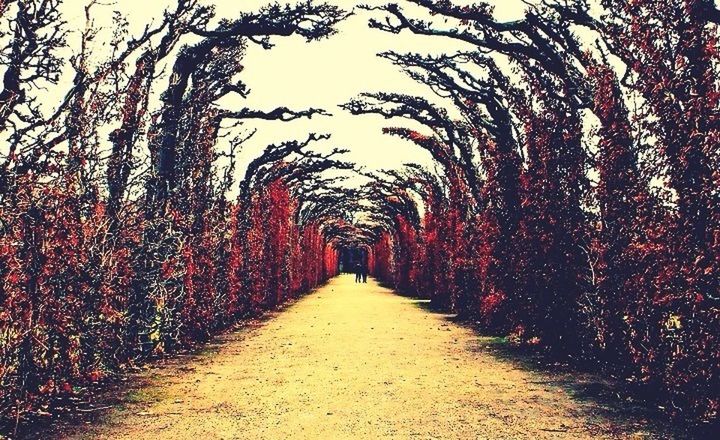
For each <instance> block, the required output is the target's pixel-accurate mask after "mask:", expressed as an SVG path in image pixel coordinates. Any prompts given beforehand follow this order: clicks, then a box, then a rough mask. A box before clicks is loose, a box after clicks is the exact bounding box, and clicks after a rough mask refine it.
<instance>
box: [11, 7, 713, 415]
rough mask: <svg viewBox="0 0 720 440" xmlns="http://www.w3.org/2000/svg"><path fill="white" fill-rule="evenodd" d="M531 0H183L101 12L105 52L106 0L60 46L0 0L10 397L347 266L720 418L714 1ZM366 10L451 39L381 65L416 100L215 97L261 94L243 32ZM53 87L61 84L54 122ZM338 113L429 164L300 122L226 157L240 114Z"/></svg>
mask: <svg viewBox="0 0 720 440" xmlns="http://www.w3.org/2000/svg"><path fill="white" fill-rule="evenodd" d="M460 3H463V5H460ZM523 3H524V4H525V3H526V4H527V5H526V9H525V10H524V14H523V15H522V17H521V18H519V19H517V20H510V21H503V20H499V19H497V18H496V16H495V15H494V13H493V7H492V6H491V5H490V4H486V3H478V4H474V5H465V4H464V2H455V1H449V0H442V1H435V0H409V1H407V2H404V3H403V5H399V4H395V3H388V4H380V5H379V6H378V5H375V6H373V5H362V6H358V7H357V8H355V9H354V10H353V11H344V10H343V9H341V7H338V6H335V5H332V4H326V3H320V2H314V1H309V0H308V1H302V2H299V3H296V4H291V5H280V4H273V5H270V6H267V7H264V8H261V9H259V10H258V11H257V12H253V13H250V12H243V13H238V15H237V16H234V17H230V18H225V17H218V16H216V14H215V10H214V8H213V7H209V6H207V5H205V3H203V2H201V1H199V0H177V1H176V2H173V3H172V4H173V7H171V8H169V9H167V10H166V11H165V12H164V13H163V15H162V17H161V19H160V20H156V21H155V22H153V23H151V24H149V25H148V26H147V27H145V28H144V29H143V30H142V31H141V32H140V33H138V34H134V33H132V32H131V31H130V30H129V28H128V23H127V21H126V20H125V19H123V18H122V17H121V16H120V15H117V16H115V18H113V20H114V21H113V26H110V27H108V29H110V32H111V33H112V35H111V36H110V37H108V41H107V42H105V43H104V46H101V48H100V49H98V47H97V46H94V44H95V41H96V40H98V39H101V38H102V33H101V32H100V29H97V28H96V27H95V24H94V23H95V22H94V17H96V16H97V14H96V13H95V12H93V11H94V9H93V8H97V7H100V6H101V5H98V4H97V2H90V5H89V6H88V7H87V8H86V9H85V11H84V12H85V14H84V19H85V20H86V23H85V25H84V27H81V28H80V29H79V31H78V35H77V36H78V38H79V40H78V42H77V45H76V46H77V47H72V48H69V46H68V43H67V40H68V38H69V35H70V34H69V29H67V27H68V26H67V23H65V22H64V21H63V18H62V16H61V14H60V12H58V7H59V6H60V4H61V1H60V0H44V1H35V0H6V1H2V0H0V20H2V21H3V23H4V24H5V25H3V27H2V29H8V31H7V32H6V31H5V30H3V31H2V32H5V33H4V34H2V35H0V43H1V44H3V45H4V46H3V50H2V51H0V57H1V58H0V60H1V62H0V66H2V68H0V71H2V72H3V77H2V78H3V80H2V84H1V85H2V89H1V90H0V139H2V145H3V150H2V151H1V153H2V154H1V155H0V162H1V163H0V344H2V350H0V385H1V386H0V390H1V391H0V410H6V409H7V410H8V411H10V410H11V409H12V408H15V409H12V411H15V415H16V416H18V417H19V415H18V413H19V412H21V410H20V409H18V407H19V406H22V405H27V407H28V408H37V407H40V406H41V405H42V404H43V402H46V401H47V399H49V398H50V397H51V396H62V395H67V394H68V390H72V387H73V385H74V384H83V383H88V381H90V380H91V379H92V378H98V377H100V376H112V375H114V374H116V373H118V372H120V371H123V369H125V368H127V367H128V366H133V365H136V364H138V363H141V362H144V361H146V360H147V359H150V358H153V357H157V356H161V355H164V354H169V353H176V352H178V351H179V350H182V349H184V348H187V347H192V346H194V345H195V344H198V343H201V342H206V341H208V340H209V339H210V338H211V337H212V336H213V335H216V334H218V333H219V332H222V331H225V330H228V329H231V328H233V327H234V326H236V325H238V324H239V323H242V322H245V321H247V320H248V319H252V318H254V317H257V316H259V315H261V314H262V313H263V312H264V311H267V310H272V309H275V308H277V307H278V306H280V305H282V304H284V303H286V302H287V301H289V300H292V299H294V298H297V297H299V296H301V295H303V294H305V293H307V292H309V291H311V290H313V289H315V288H316V287H318V286H320V285H322V284H323V283H325V282H326V281H328V280H329V279H330V278H333V277H335V276H337V275H338V274H339V273H340V272H350V271H351V270H352V268H353V267H354V266H356V265H357V264H361V265H364V266H366V267H367V268H368V270H369V271H370V273H371V275H372V276H373V277H375V278H376V279H377V280H378V281H380V282H382V283H383V284H385V285H386V286H389V287H392V288H394V289H396V290H397V291H400V292H402V293H403V294H406V295H412V296H416V297H421V298H425V299H429V300H430V302H431V303H432V305H433V306H434V307H436V308H437V309H439V310H443V311H445V312H448V313H454V314H457V315H458V316H459V318H461V319H466V320H469V321H472V322H473V323H474V324H476V325H477V326H479V327H480V328H482V329H483V330H485V331H487V332H492V333H493V334H501V335H506V336H509V337H510V339H511V340H513V341H516V342H517V343H518V344H521V345H524V346H541V347H543V349H544V350H545V351H546V352H548V353H550V354H552V355H555V356H565V357H570V358H572V359H583V360H588V362H595V361H596V360H599V361H602V362H603V363H605V364H607V365H609V367H608V368H609V370H610V371H612V374H615V375H617V376H618V377H622V378H625V379H626V380H627V381H628V382H632V383H633V384H636V385H637V386H638V387H645V388H648V389H649V388H652V387H655V388H657V390H659V391H658V392H657V394H658V395H659V396H660V397H658V399H659V401H661V403H662V405H663V407H664V408H669V409H668V411H669V412H674V413H675V414H679V413H682V414H683V415H685V416H688V417H691V418H695V419H698V420H699V419H708V418H711V417H716V416H717V413H718V408H720V400H719V399H718V395H717V390H718V389H719V387H718V386H717V385H718V381H720V361H718V359H720V351H719V350H720V348H719V347H720V340H718V338H720V312H719V310H720V308H719V304H720V303H719V301H720V294H719V293H718V292H719V291H720V192H719V190H718V188H720V174H719V173H718V171H717V170H719V169H720V153H719V152H720V124H719V123H718V121H720V115H719V113H718V108H719V102H720V82H719V81H720V80H719V79H718V78H720V75H718V61H719V55H718V53H719V52H718V47H717V39H718V35H717V34H718V29H717V25H718V16H719V13H718V9H717V6H716V5H715V3H713V2H712V1H708V0H635V1H632V2H626V1H615V0H613V1H610V0H608V1H602V2H589V1H585V0H563V1H555V0H546V1H538V2H523ZM591 4H592V5H593V7H591ZM596 9H597V10H596ZM353 14H365V15H363V17H367V20H368V22H369V26H370V28H372V29H373V32H385V33H391V34H393V35H402V36H413V38H414V37H415V36H416V37H417V38H422V40H420V41H439V40H440V39H442V40H443V41H445V40H448V41H450V42H451V43H452V44H457V45H456V46H453V47H454V48H455V50H453V51H452V52H448V53H443V54H436V53H435V54H428V53H425V52H423V51H418V52H409V53H405V52H403V53H401V52H398V51H393V50H387V51H384V52H383V53H380V54H379V55H378V56H379V57H380V58H381V59H382V60H384V62H386V63H388V65H390V66H393V67H394V68H396V69H398V70H399V71H401V72H402V73H403V74H405V75H407V77H408V78H409V79H410V80H412V82H413V85H415V86H417V87H418V89H417V90H420V91H421V92H418V94H411V93H401V92H400V91H398V90H381V91H367V92H366V93H362V94H360V95H359V96H356V97H354V98H351V99H348V100H347V102H343V103H337V104H338V105H339V107H338V108H334V109H320V108H306V109H292V108H289V107H286V106H280V107H277V108H274V109H270V110H263V111H261V110H256V109H254V108H251V107H249V106H248V107H243V106H240V107H239V108H238V107H232V108H230V107H228V106H227V104H225V102H226V101H224V100H225V99H227V98H228V97H232V98H233V99H235V100H236V101H233V102H241V103H242V102H244V101H243V100H244V99H247V97H248V96H249V94H250V90H249V87H248V86H247V85H246V84H244V83H243V82H242V81H240V80H239V78H240V77H241V76H242V74H243V69H244V67H245V66H244V64H245V56H246V54H247V53H248V50H249V48H250V47H255V46H258V47H261V48H264V49H272V48H273V47H274V45H275V44H277V41H278V40H280V39H282V38H285V37H288V38H302V39H304V40H305V41H306V42H308V43H312V42H315V41H317V40H323V39H326V38H340V37H341V36H342V35H340V36H338V35H336V34H337V33H338V29H340V26H342V23H343V21H345V20H348V19H350V18H349V17H351V16H353ZM131 35H132V36H131ZM6 40H7V41H6ZM69 52H71V53H72V54H71V55H68V53H69ZM287 74H288V75H292V72H288V73H287ZM67 78H69V79H67ZM338 80H339V81H342V80H343V79H342V78H338ZM64 81H65V82H64ZM68 81H69V82H68ZM47 87H56V88H58V89H62V90H60V92H59V93H57V96H59V97H60V98H58V99H57V101H58V102H55V103H53V106H52V109H51V110H48V109H47V108H46V107H45V106H44V104H43V105H40V101H42V100H43V95H42V94H43V93H44V92H42V90H45V88H47ZM319 92H320V91H319ZM333 112H336V113H337V112H344V113H343V114H345V115H348V116H349V115H352V116H353V117H355V118H372V117H374V118H383V119H384V120H385V122H386V128H385V129H384V130H383V132H384V133H385V134H386V135H387V138H388V139H391V138H396V139H401V140H402V141H404V142H406V143H407V144H408V145H411V146H412V147H413V148H414V150H413V151H417V152H418V156H417V157H420V153H421V152H422V153H424V154H426V157H427V158H428V159H427V161H426V162H424V163H420V162H421V161H416V160H415V158H416V156H415V155H412V156H409V157H408V158H407V161H406V162H407V163H405V164H404V165H403V166H401V167H397V168H393V169H372V170H370V169H367V168H364V167H361V166H358V165H357V164H355V163H353V162H352V161H350V160H349V159H348V153H350V152H351V151H350V150H349V149H347V148H340V147H333V148H330V149H328V148H324V147H323V145H325V146H327V142H330V141H331V136H330V134H327V133H316V132H312V133H302V134H301V135H298V136H294V137H295V138H296V139H294V140H287V141H284V142H276V143H272V144H270V145H268V146H267V147H266V148H265V149H264V150H263V151H262V152H260V154H258V155H256V156H255V157H252V158H251V159H249V160H248V161H247V163H242V164H241V163H238V157H240V156H241V153H243V151H242V150H243V148H244V146H245V145H247V142H248V141H249V139H251V138H252V137H253V136H254V135H255V134H256V130H254V129H250V128H248V127H252V125H251V124H253V123H254V122H257V121H260V120H262V121H275V122H277V123H278V125H282V124H283V123H292V122H297V121H301V120H307V119H310V118H332V117H337V114H333ZM329 120H331V119H329ZM282 130H285V129H284V128H283V129H282ZM282 130H280V129H279V131H282ZM288 131H290V130H289V129H288ZM283 133H284V132H283ZM292 138H293V136H290V139H292ZM221 145H227V146H228V148H227V150H222V149H221V148H220V146H221ZM263 145H266V144H263ZM18 402H22V405H21V404H19V403H18Z"/></svg>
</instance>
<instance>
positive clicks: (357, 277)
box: [355, 262, 362, 283]
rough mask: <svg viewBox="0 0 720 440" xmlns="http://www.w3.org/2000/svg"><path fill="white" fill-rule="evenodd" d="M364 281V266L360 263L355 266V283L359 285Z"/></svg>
mask: <svg viewBox="0 0 720 440" xmlns="http://www.w3.org/2000/svg"><path fill="white" fill-rule="evenodd" d="M361 279H362V264H360V263H359V262H358V263H356V264H355V282H356V283H359V282H360V280H361Z"/></svg>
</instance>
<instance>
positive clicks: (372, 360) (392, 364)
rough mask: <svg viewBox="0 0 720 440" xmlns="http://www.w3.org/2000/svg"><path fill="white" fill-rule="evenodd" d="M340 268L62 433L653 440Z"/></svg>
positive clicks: (618, 413) (581, 384)
mask: <svg viewBox="0 0 720 440" xmlns="http://www.w3.org/2000/svg"><path fill="white" fill-rule="evenodd" d="M426 306H427V304H426V303H425V302H423V301H420V300H416V299H411V298H407V297H403V296H400V295H397V294H395V293H394V292H392V291H391V290H389V289H386V288H383V287H381V286H379V285H378V284H376V283H375V282H373V281H372V280H370V281H369V282H368V284H355V283H354V281H353V276H351V275H343V276H340V277H338V278H335V279H333V280H332V281H331V282H330V283H329V284H327V285H326V286H325V287H323V288H321V289H319V290H317V291H315V292H314V293H312V294H310V295H308V296H306V297H304V298H302V299H301V300H299V301H297V302H296V303H295V304H293V305H292V306H290V307H288V308H287V309H285V310H284V311H282V312H280V313H278V314H276V316H273V317H271V318H270V319H268V320H267V321H265V322H264V323H262V324H260V325H255V326H250V327H249V328H246V329H243V330H240V331H238V332H235V333H230V334H227V335H225V336H224V337H222V338H220V340H219V341H217V342H216V344H215V345H214V347H215V348H214V349H211V350H207V351H206V352H204V353H202V354H199V355H196V356H191V357H184V358H181V359H178V360H175V361H173V362H172V363H171V364H170V365H166V366H164V367H163V368H156V369H151V370H148V371H147V372H145V373H143V374H142V375H140V376H141V377H140V378H136V380H140V381H141V382H142V383H143V384H144V385H142V386H140V387H135V388H134V389H132V390H131V391H127V395H125V396H124V397H122V399H121V400H122V402H123V403H122V404H121V405H118V406H116V407H115V408H113V409H111V410H109V411H107V412H106V414H104V415H103V416H102V417H100V418H99V419H98V420H96V421H94V422H93V423H91V424H89V425H85V426H81V427H75V428H63V429H64V431H65V432H63V433H61V434H60V435H59V437H60V438H71V439H99V438H104V439H132V440H142V439H153V440H157V439H236V438H237V439H241V438H247V439H288V438H293V439H295V438H309V439H314V438H325V439H343V438H352V439H376V438H397V439H408V438H410V439H412V438H418V439H427V438H443V439H450V438H458V439H473V438H479V439H512V438H531V439H544V438H553V439H555V438H557V439H563V438H568V439H569V438H572V439H577V438H655V437H657V438H661V437H663V438H664V437H666V435H664V434H663V432H662V428H661V427H658V426H657V425H656V424H650V423H649V422H648V421H647V420H646V418H645V417H643V415H642V414H639V413H637V412H636V411H631V410H630V409H628V408H619V407H617V405H616V404H610V403H608V402H607V401H604V400H600V399H597V398H594V397H590V396H588V395H587V393H585V392H584V391H583V390H585V391H587V390H588V389H589V388H592V387H590V386H589V385H597V383H594V382H592V381H591V382H587V379H586V378H585V379H583V378H582V377H580V376H577V375H573V376H572V380H568V379H567V377H565V376H563V375H560V374H557V373H553V372H539V371H534V370H533V369H531V368H528V367H527V366H526V365H525V364H523V363H522V362H519V361H517V360H516V359H512V358H509V357H508V356H504V355H500V354H499V352H498V351H497V350H494V349H493V347H494V346H495V345H496V343H497V339H493V338H488V337H483V336H479V335H478V334H477V333H476V332H474V331H473V330H472V329H471V328H469V327H465V326H462V325H459V324H457V323H455V322H454V321H453V320H452V319H451V317H450V316H448V315H443V314H438V313H433V312H431V311H429V310H427V307H426Z"/></svg>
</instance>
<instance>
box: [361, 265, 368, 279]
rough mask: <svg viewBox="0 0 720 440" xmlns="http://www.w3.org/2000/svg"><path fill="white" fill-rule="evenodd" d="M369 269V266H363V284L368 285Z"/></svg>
mask: <svg viewBox="0 0 720 440" xmlns="http://www.w3.org/2000/svg"><path fill="white" fill-rule="evenodd" d="M367 276H368V267H367V264H363V265H362V282H363V283H367Z"/></svg>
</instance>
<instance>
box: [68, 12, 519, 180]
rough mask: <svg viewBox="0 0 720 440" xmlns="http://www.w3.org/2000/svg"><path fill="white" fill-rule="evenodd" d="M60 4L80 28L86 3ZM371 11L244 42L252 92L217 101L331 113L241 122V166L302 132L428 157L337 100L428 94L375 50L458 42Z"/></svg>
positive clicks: (449, 48) (351, 156) (378, 152)
mask: <svg viewBox="0 0 720 440" xmlns="http://www.w3.org/2000/svg"><path fill="white" fill-rule="evenodd" d="M66 2H67V3H66V6H65V7H66V8H67V10H66V11H64V15H65V17H66V19H67V20H68V22H70V23H71V24H74V23H77V29H81V28H82V24H83V23H84V18H83V14H84V11H83V7H84V6H85V5H86V4H87V1H86V0H66ZM495 2H496V15H497V18H499V19H502V20H507V19H514V18H519V17H521V16H522V13H523V11H524V4H523V3H522V1H521V0H495ZM205 3H206V4H213V5H215V7H216V12H217V17H218V18H232V17H233V16H236V15H237V14H238V13H239V12H241V11H254V10H257V9H259V8H260V7H262V6H263V5H266V4H268V3H269V2H267V1H263V0H244V1H237V0H215V1H206V2H205ZM281 3H284V2H281ZM329 3H334V4H337V5H339V6H341V7H342V8H343V9H346V10H351V9H353V7H354V6H356V5H357V4H361V3H362V4H373V5H374V4H377V5H380V4H385V3H386V2H384V1H381V0H368V1H357V0H330V1H329ZM397 3H400V4H401V5H402V6H404V7H407V8H413V5H410V4H408V3H407V2H405V1H402V0H400V1H398V2H397ZM172 4H173V0H118V1H117V2H116V3H114V4H111V5H98V6H97V7H96V8H95V9H94V10H93V11H94V13H93V17H94V19H95V21H96V25H99V26H104V27H106V28H109V27H111V26H112V22H111V21H110V17H111V16H112V11H113V10H118V11H120V12H121V13H122V14H123V15H125V16H126V17H127V19H128V20H129V21H130V24H131V29H130V30H131V33H133V34H138V33H139V32H140V31H141V30H142V28H143V27H144V26H145V25H146V24H148V23H149V22H150V21H152V20H154V21H155V22H156V23H157V22H159V21H160V20H161V19H162V11H163V10H164V9H166V8H169V7H170V6H171V5H172ZM371 14H376V16H379V15H377V14H381V13H379V12H374V13H370V12H367V11H361V10H357V9H356V15H354V16H352V17H350V18H349V19H347V20H346V21H344V22H342V23H341V24H340V25H339V27H338V30H339V32H338V34H337V35H334V36H333V37H331V38H329V39H325V40H322V41H319V42H313V43H306V42H305V40H304V39H302V38H300V37H277V38H274V40H273V41H274V43H275V47H274V48H273V49H271V50H264V49H262V48H260V47H259V46H257V45H254V44H252V43H251V45H250V47H249V50H248V53H247V56H246V58H245V60H244V65H245V70H244V72H243V73H242V74H241V77H240V79H241V80H242V81H243V82H245V83H246V84H248V86H249V87H250V88H251V90H252V93H251V95H250V97H249V99H247V100H245V101H243V100H239V99H238V100H237V101H236V102H232V103H224V105H227V106H229V107H234V106H237V107H238V108H240V107H243V106H247V107H251V108H256V109H262V110H271V109H273V108H275V107H278V106H288V107H290V108H294V109H303V108H307V107H320V108H324V109H326V110H328V111H329V112H331V113H332V114H333V116H332V117H316V118H313V119H312V120H311V121H307V120H303V121H296V122H289V123H281V122H263V121H259V122H251V123H248V124H247V127H248V128H250V127H257V128H258V134H257V135H256V136H255V137H254V138H253V139H252V140H251V141H249V142H248V143H247V144H246V145H245V147H244V148H243V151H242V152H241V154H240V158H239V159H240V163H241V164H242V163H244V162H246V161H248V160H250V159H252V158H253V157H255V156H257V155H258V154H259V153H260V151H261V150H262V149H263V148H264V147H265V146H266V145H267V144H269V143H274V142H281V141H283V140H290V139H296V138H305V137H306V136H307V133H308V132H310V131H315V132H319V133H325V132H327V133H331V134H332V135H333V137H332V139H331V140H330V141H328V143H329V144H330V145H332V146H339V147H345V148H348V149H350V150H351V152H350V153H348V154H347V155H346V156H345V157H346V159H347V160H350V161H353V162H356V163H358V164H359V165H361V166H367V167H369V168H396V167H398V166H400V165H401V164H403V163H406V162H425V161H426V160H427V157H428V156H427V153H425V152H424V151H423V150H421V149H420V148H418V147H415V146H413V145H411V144H410V143H408V142H405V141H402V140H400V139H396V138H392V137H390V136H387V135H383V134H382V133H381V129H382V127H385V126H389V125H403V124H406V123H403V122H402V121H399V120H398V121H396V122H395V121H393V122H388V121H386V120H384V119H382V118H381V117H378V116H374V115H367V116H352V115H350V114H349V113H347V112H345V111H343V110H342V109H340V108H338V107H337V106H338V105H339V104H343V103H345V102H347V101H348V100H350V99H351V98H353V97H355V96H357V95H358V94H359V93H362V92H366V91H370V92H373V91H396V92H402V93H409V94H417V95H424V96H426V97H428V98H432V96H433V95H432V92H430V91H429V90H428V89H426V88H424V87H422V86H420V85H418V84H417V83H415V82H414V81H413V80H411V79H410V78H408V77H407V76H406V75H405V74H404V73H403V72H401V71H400V70H399V69H398V68H397V67H395V66H393V65H392V64H391V63H389V62H388V61H386V60H383V59H380V58H378V57H377V56H376V54H377V53H379V52H383V51H387V50H395V51H398V52H419V53H440V52H453V51H456V50H458V49H461V48H462V46H460V43H458V42H454V41H452V40H449V39H443V38H436V37H435V38H433V37H423V36H416V35H412V34H411V33H409V32H403V33H401V34H400V35H393V34H389V33H386V32H382V31H379V30H376V29H370V28H369V27H368V24H367V23H368V19H369V18H370V16H371ZM79 38H80V36H79V33H75V34H74V35H73V39H72V41H74V42H79ZM188 41H189V40H188ZM71 46H72V44H71ZM75 47H77V44H76V45H75ZM466 48H467V47H466ZM160 84H163V83H162V82H160ZM163 86H164V85H163ZM328 146H329V145H328Z"/></svg>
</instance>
